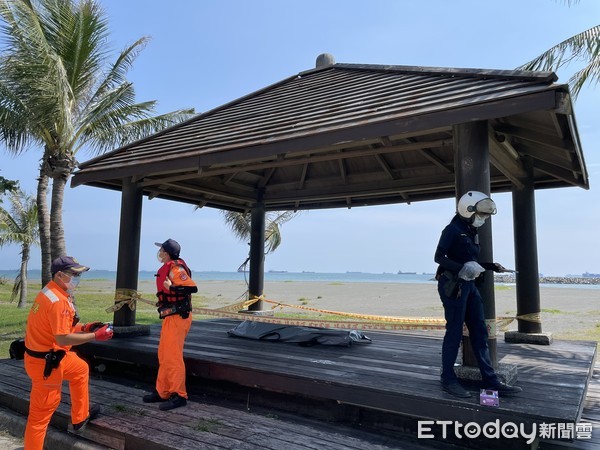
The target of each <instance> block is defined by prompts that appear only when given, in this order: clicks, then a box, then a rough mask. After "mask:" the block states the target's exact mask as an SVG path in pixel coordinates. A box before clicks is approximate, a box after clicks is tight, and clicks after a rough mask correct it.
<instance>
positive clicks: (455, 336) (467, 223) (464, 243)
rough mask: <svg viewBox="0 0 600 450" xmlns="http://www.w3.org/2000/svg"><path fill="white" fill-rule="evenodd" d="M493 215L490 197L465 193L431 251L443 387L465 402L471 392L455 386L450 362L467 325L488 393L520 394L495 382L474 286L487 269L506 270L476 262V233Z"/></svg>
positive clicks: (477, 250)
mask: <svg viewBox="0 0 600 450" xmlns="http://www.w3.org/2000/svg"><path fill="white" fill-rule="evenodd" d="M492 214H496V204H495V203H494V201H493V200H492V199H491V198H489V196H487V195H485V194H483V193H482V192H478V191H469V192H467V193H466V194H465V195H463V196H462V197H461V198H460V200H459V202H458V206H457V213H456V215H455V216H454V218H453V219H452V221H451V222H450V223H449V224H448V225H447V226H446V228H444V230H443V231H442V236H441V238H440V241H439V243H438V246H437V249H436V252H435V262H436V263H438V264H439V267H438V270H437V273H436V279H437V280H438V292H439V295H440V298H441V300H442V304H443V305H444V316H445V319H446V334H445V335H444V341H443V344H442V374H441V383H442V388H443V389H444V391H446V392H448V393H449V394H451V395H453V396H456V397H462V398H468V397H471V393H470V392H468V391H467V390H465V389H464V388H463V387H462V386H461V385H460V384H459V383H458V378H457V377H456V374H455V373H454V363H455V362H456V357H457V356H458V350H459V348H460V343H461V340H462V334H463V323H465V324H466V325H467V328H468V330H469V337H470V340H471V345H472V347H473V352H474V354H475V358H476V359H477V363H478V366H479V370H480V372H481V378H482V381H483V387H485V388H486V389H494V390H497V391H498V393H499V394H500V395H505V396H506V395H514V394H517V393H519V392H521V391H522V389H521V388H520V387H518V386H509V385H507V384H505V383H503V382H501V381H500V380H499V379H498V376H497V375H496V372H495V371H494V368H493V367H492V363H491V360H490V353H489V349H488V344H487V340H488V332H487V327H486V324H485V317H484V314H483V300H482V298H481V295H480V293H479V290H478V289H477V286H476V279H477V278H478V277H479V276H480V275H481V274H482V273H483V272H484V271H485V270H493V271H495V272H504V271H506V269H505V268H504V267H502V266H501V265H500V264H498V263H479V262H478V261H477V259H478V257H479V237H478V235H477V229H478V228H479V227H480V226H482V225H483V224H484V223H485V221H486V219H488V218H489V217H490V216H491V215H492Z"/></svg>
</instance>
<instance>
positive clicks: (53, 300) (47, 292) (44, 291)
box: [42, 286, 58, 303]
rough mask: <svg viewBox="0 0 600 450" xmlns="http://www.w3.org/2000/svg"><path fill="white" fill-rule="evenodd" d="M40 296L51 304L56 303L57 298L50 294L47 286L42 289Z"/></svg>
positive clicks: (52, 293) (50, 291)
mask: <svg viewBox="0 0 600 450" xmlns="http://www.w3.org/2000/svg"><path fill="white" fill-rule="evenodd" d="M42 294H43V295H44V296H45V297H46V298H47V299H48V300H50V302H51V303H56V302H57V301H58V296H57V295H56V294H55V293H54V292H52V289H49V288H48V286H44V288H43V289H42Z"/></svg>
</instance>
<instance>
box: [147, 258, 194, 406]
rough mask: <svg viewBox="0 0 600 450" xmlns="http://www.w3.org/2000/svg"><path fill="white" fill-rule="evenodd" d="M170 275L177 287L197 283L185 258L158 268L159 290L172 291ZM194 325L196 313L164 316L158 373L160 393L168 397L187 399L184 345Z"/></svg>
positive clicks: (157, 384)
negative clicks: (167, 286)
mask: <svg viewBox="0 0 600 450" xmlns="http://www.w3.org/2000/svg"><path fill="white" fill-rule="evenodd" d="M167 276H168V277H169V279H170V280H171V282H172V283H173V285H174V286H196V283H194V282H193V281H192V279H191V276H190V272H189V269H188V268H187V265H186V264H185V261H183V260H182V259H177V260H173V261H169V262H167V263H165V264H163V266H162V267H161V268H160V269H158V273H157V277H156V289H157V291H158V292H159V293H160V292H164V293H169V292H170V291H169V290H168V289H166V288H165V287H164V285H163V283H164V281H165V279H166V277H167ZM191 325H192V314H191V313H190V315H189V317H188V318H186V319H184V318H182V317H181V315H179V314H174V315H172V316H167V317H165V318H164V319H163V322H162V327H161V330H160V341H159V343H158V364H159V366H158V376H157V378H156V392H158V395H160V396H161V397H162V398H164V399H168V398H169V397H170V396H171V395H172V394H179V396H181V397H183V398H185V399H187V398H188V394H187V390H186V387H185V363H184V361H183V344H184V342H185V338H186V336H187V334H188V332H189V331H190V327H191Z"/></svg>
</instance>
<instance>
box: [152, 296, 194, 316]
mask: <svg viewBox="0 0 600 450" xmlns="http://www.w3.org/2000/svg"><path fill="white" fill-rule="evenodd" d="M156 306H158V309H157V311H158V317H160V318H161V319H164V318H165V317H169V316H173V315H175V314H179V315H180V316H181V318H182V319H187V318H188V317H189V316H190V313H191V312H192V297H191V296H189V298H185V299H183V300H177V301H175V302H158V303H157V304H156Z"/></svg>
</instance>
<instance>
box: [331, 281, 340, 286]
mask: <svg viewBox="0 0 600 450" xmlns="http://www.w3.org/2000/svg"><path fill="white" fill-rule="evenodd" d="M342 284H344V283H342V282H340V281H332V282H331V283H329V286H341V285H342Z"/></svg>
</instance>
